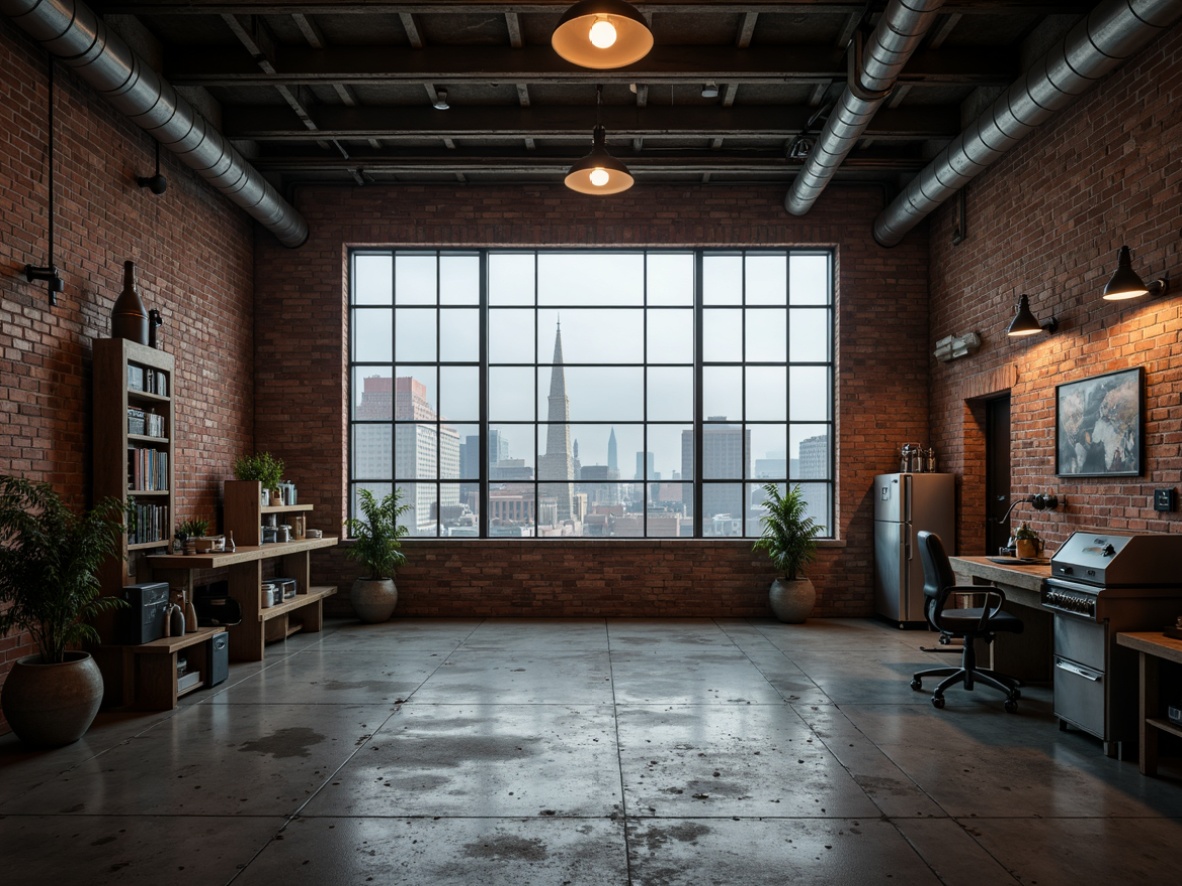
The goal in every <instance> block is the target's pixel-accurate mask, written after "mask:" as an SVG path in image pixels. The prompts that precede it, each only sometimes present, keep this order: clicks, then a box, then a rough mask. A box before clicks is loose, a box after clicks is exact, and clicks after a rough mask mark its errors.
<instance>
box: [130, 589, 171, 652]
mask: <svg viewBox="0 0 1182 886" xmlns="http://www.w3.org/2000/svg"><path fill="white" fill-rule="evenodd" d="M123 599H124V600H126V601H127V603H128V608H127V609H124V610H122V611H121V612H120V613H119V633H120V636H119V642H121V643H129V644H132V645H136V646H138V645H139V644H141V643H150V642H152V641H153V640H159V639H160V638H161V637H163V636H164V623H165V620H166V619H167V618H168V602H169V601H168V582H165V581H156V582H145V583H144V584H138V585H127V586H126V587H125V588H124V589H123Z"/></svg>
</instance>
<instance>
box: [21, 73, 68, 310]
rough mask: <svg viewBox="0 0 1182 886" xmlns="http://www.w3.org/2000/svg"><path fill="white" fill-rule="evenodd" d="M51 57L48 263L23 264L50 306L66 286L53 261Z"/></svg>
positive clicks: (50, 78)
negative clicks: (42, 287) (44, 290)
mask: <svg viewBox="0 0 1182 886" xmlns="http://www.w3.org/2000/svg"><path fill="white" fill-rule="evenodd" d="M53 68H54V60H53V57H52V56H50V58H49V75H48V82H49V115H48V126H49V138H48V139H47V143H46V153H47V154H48V160H49V175H48V177H47V178H48V184H49V207H48V208H49V230H48V240H49V255H48V259H49V262H48V264H44V265H32V264H29V265H25V279H26V280H28V281H29V282H30V283H32V282H33V281H34V280H43V281H44V282H45V283H46V284H47V289H48V290H49V306H50V307H51V308H52V307H53V306H54V305H56V304H57V294H58V293H59V292H62V291H64V290H65V288H66V284H65V283H63V282H62V278H61V277H59V276H58V273H57V265H55V264H54V263H53V214H54V213H53Z"/></svg>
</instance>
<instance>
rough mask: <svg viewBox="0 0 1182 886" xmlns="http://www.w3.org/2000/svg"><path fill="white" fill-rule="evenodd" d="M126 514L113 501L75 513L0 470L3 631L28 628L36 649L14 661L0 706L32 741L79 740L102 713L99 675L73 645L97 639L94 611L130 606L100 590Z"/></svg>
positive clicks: (43, 488) (42, 487) (40, 488)
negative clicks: (102, 569) (103, 571)
mask: <svg viewBox="0 0 1182 886" xmlns="http://www.w3.org/2000/svg"><path fill="white" fill-rule="evenodd" d="M124 519H125V508H124V505H123V503H122V502H121V501H119V500H118V499H116V498H106V499H103V500H102V501H101V502H99V503H98V504H97V505H95V506H94V508H92V509H91V510H90V511H89V512H87V513H84V514H83V515H81V516H79V515H78V514H75V513H74V512H73V511H72V510H70V509H69V508H68V507H66V506H65V504H64V503H63V502H62V500H61V498H60V497H59V496H58V494H57V492H55V491H54V489H53V487H51V486H50V485H49V484H47V483H34V482H32V481H30V480H26V479H23V478H20V477H11V476H7V475H4V476H0V636H2V635H5V634H10V633H12V632H14V631H27V632H28V633H29V634H30V635H31V636H32V638H33V642H34V644H36V646H37V653H36V654H34V655H26V656H24V657H23V658H19V659H17V660H16V662H15V663H14V665H13V668H12V670H11V671H10V672H9V674H8V679H7V680H6V681H5V683H4V690H3V695H2V698H0V704H2V706H3V710H4V716H5V717H6V718H7V719H8V723H9V725H10V726H11V727H12V731H13V732H15V733H16V734H17V736H18V737H19V738H20V739H21V741H23V742H25V743H26V744H29V745H33V746H38V747H60V746H62V745H67V744H70V743H72V742H75V741H77V740H78V739H79V738H81V737H82V735H83V734H84V733H85V732H86V730H87V729H89V728H90V724H91V723H92V722H93V721H94V717H95V714H97V713H98V709H99V704H100V703H101V702H102V698H103V678H102V674H101V673H100V672H99V669H98V666H97V665H96V664H95V662H94V659H93V658H91V656H90V653H89V652H83V651H77V647H78V646H80V645H82V644H84V643H98V642H99V635H98V632H97V631H96V630H95V628H94V626H93V624H91V620H92V619H93V618H95V617H96V616H98V615H99V614H100V613H103V612H107V611H110V610H113V609H116V608H118V607H121V606H125V605H126V604H125V603H124V601H123V600H121V599H120V598H118V597H108V596H103V594H102V588H101V584H100V582H99V578H98V570H99V568H100V566H101V565H102V564H103V562H104V561H105V560H107V559H108V558H110V557H115V556H117V555H118V552H119V545H118V539H119V536H120V534H121V533H122V532H123V531H124Z"/></svg>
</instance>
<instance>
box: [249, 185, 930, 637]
mask: <svg viewBox="0 0 1182 886" xmlns="http://www.w3.org/2000/svg"><path fill="white" fill-rule="evenodd" d="M784 192H785V188H784V187H782V186H767V185H764V186H758V187H747V186H733V187H727V186H721V187H720V186H707V187H703V186H695V185H680V186H679V185H661V186H658V185H643V184H642V185H639V186H637V187H636V188H634V189H633V190H632V191H629V192H627V193H626V194H623V195H620V196H617V197H613V198H611V199H610V200H607V201H603V202H599V201H596V200H595V199H594V198H588V197H578V196H575V195H572V194H571V193H570V192H569V191H567V190H566V189H565V188H563V187H562V186H561V185H560V184H558V183H555V184H553V185H536V186H529V187H514V188H499V187H463V186H430V187H428V186H413V187H412V186H405V187H366V188H324V187H321V188H308V189H304V190H301V191H300V192H299V193H297V195H296V197H295V203H296V205H297V206H298V208H299V209H300V210H301V212H303V213H304V215H305V216H306V218H307V220H308V225H309V228H310V230H311V238H310V240H309V241H308V243H307V244H306V245H305V246H303V247H301V248H300V249H298V250H294V251H293V250H285V249H283V247H281V246H279V245H278V244H277V243H276V242H275V241H274V239H273V238H271V237H270V236H269V235H266V234H259V235H258V237H257V238H256V244H257V252H256V261H257V265H258V268H259V275H258V279H257V280H256V294H257V299H258V300H257V303H256V304H257V311H258V316H259V325H258V334H257V345H258V348H257V351H256V364H257V366H258V367H259V371H258V373H257V377H258V386H257V388H256V391H255V400H256V404H257V406H256V433H257V439H258V444H259V446H260V447H264V448H268V449H271V450H272V451H274V452H276V453H277V454H278V455H280V456H281V457H282V458H284V459H285V460H286V461H287V464H288V474H289V476H290V477H291V478H292V479H293V480H294V481H295V482H296V483H297V484H298V486H299V490H300V499H301V501H311V502H313V503H315V504H316V507H317V511H316V517H315V519H313V520H312V521H311V525H314V526H322V527H324V528H325V529H327V530H329V531H336V530H337V529H338V528H339V526H340V521H341V519H342V518H343V516H344V507H345V502H344V497H343V490H344V488H345V480H346V476H347V474H346V464H345V427H346V418H347V417H346V412H345V403H346V399H347V392H346V381H347V379H346V376H345V371H344V363H345V347H344V344H345V342H346V341H347V337H346V328H345V319H346V317H345V306H346V303H347V293H346V291H345V287H344V268H345V256H346V249H347V247H348V246H353V245H374V244H380V245H395V246H415V245H426V246H575V247H586V246H670V245H685V246H700V245H710V246H717V245H744V246H814V245H821V246H835V247H836V248H837V255H838V336H839V351H840V365H839V373H838V395H839V397H840V400H841V403H842V407H841V412H840V417H839V419H840V422H839V430H838V441H837V457H838V462H837V470H838V478H839V482H840V498H839V501H838V507H837V510H838V518H837V536H838V538H839V539H840V541H839V542H838V543H836V544H834V545H831V546H830V545H827V546H826V547H825V548H824V549H823V550H822V552H821V555H820V557H819V558H818V561H817V563H816V564H815V565H814V566H812V567H811V568H810V570H809V575H810V577H811V578H812V579H813V580H814V582H815V584H816V585H817V588H818V595H819V599H818V607H817V612H818V614H822V615H868V614H870V613H871V612H872V595H873V592H872V586H873V582H872V574H871V566H872V558H873V546H872V538H871V531H872V530H871V523H872V515H871V511H870V504H869V499H868V493H869V489H870V483H871V481H872V478H873V475H874V474H875V473H879V472H882V471H888V470H893V469H894V468H895V466H896V465H897V454H896V453H897V451H898V446H899V444H901V443H903V442H906V441H920V442H927V439H928V425H927V422H928V409H927V402H928V372H929V364H928V357H927V353H928V349H927V341H928V334H927V332H928V327H927V288H928V281H927V241H926V238H925V236H924V234H923V232H922V231H920V232H916V233H915V234H913V235H912V236H911V237H909V238H908V241H907V242H906V243H905V244H903V245H902V246H899V247H896V248H894V249H889V250H888V249H882V248H880V247H878V246H877V245H876V244H875V243H874V242H873V238H872V237H871V236H870V224H871V221H872V219H873V218H874V216H875V215H876V214H877V213H878V211H879V210H880V209H881V208H882V206H883V198H882V193H881V192H880V191H879V190H877V189H874V188H866V187H863V188H848V187H833V188H831V189H830V190H829V191H828V192H827V193H826V194H825V195H824V197H823V198H822V200H821V201H820V202H819V204H818V205H817V207H816V208H815V209H814V210H813V211H812V212H811V213H810V214H809V215H808V216H807V217H806V218H803V219H797V218H793V217H792V216H789V215H788V214H787V213H786V212H785V211H784V208H783V205H782V201H783V197H784ZM407 551H408V553H409V555H410V558H411V565H409V566H408V567H407V568H406V569H405V570H404V571H403V572H402V573H401V575H400V577H399V589H400V596H401V602H400V603H399V611H400V612H401V613H402V614H403V615H436V614H446V615H521V614H529V615H548V616H559V615H590V614H595V615H621V616H643V615H657V614H661V615H691V614H692V615H719V616H725V615H767V614H769V613H770V610H769V609H768V605H767V598H766V588H767V585H768V583H769V582H770V581H771V578H772V573H771V570H770V569H769V568H768V567H767V565H766V563H765V562H763V561H761V560H759V558H756V557H753V556H752V554H751V552H750V544H749V543H747V542H713V541H712V542H705V541H697V542H687V543H678V544H673V543H670V542H662V541H657V540H653V541H626V542H621V543H596V542H587V541H573V542H569V541H568V542H564V541H558V540H547V541H544V542H543V541H539V542H526V543H517V544H507V543H504V542H492V541H489V542H478V543H472V542H459V541H416V542H412V543H409V544H408V545H407ZM315 568H316V570H317V572H318V580H319V581H323V582H325V583H331V584H340V585H341V586H342V591H347V586H348V584H349V583H350V582H351V580H352V577H353V576H354V575H356V568H355V567H353V566H352V564H350V563H349V562H348V561H347V560H345V558H344V557H343V556H342V555H341V554H340V553H339V551H338V552H337V553H335V554H330V555H325V556H321V557H318V558H317V560H316V567H315ZM333 606H334V607H336V608H345V609H347V606H346V605H345V604H344V602H343V595H342V598H340V599H338V601H335V602H334V603H333Z"/></svg>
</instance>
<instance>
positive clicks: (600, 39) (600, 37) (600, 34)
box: [589, 18, 616, 49]
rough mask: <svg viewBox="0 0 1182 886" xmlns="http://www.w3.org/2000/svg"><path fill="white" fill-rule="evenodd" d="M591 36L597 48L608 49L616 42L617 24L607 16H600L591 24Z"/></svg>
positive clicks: (593, 44)
mask: <svg viewBox="0 0 1182 886" xmlns="http://www.w3.org/2000/svg"><path fill="white" fill-rule="evenodd" d="M589 38H590V40H591V45H592V46H594V47H595V48H596V49H607V48H608V47H610V46H611V45H612V44H614V43H615V42H616V26H615V25H613V24H612V23H611V22H610V21H608V20H607V19H606V18H598V19H596V20H595V24H593V25H592V26H591V33H590V35H589Z"/></svg>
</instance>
